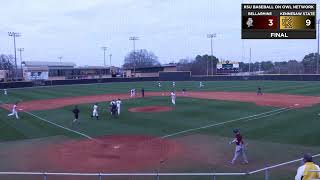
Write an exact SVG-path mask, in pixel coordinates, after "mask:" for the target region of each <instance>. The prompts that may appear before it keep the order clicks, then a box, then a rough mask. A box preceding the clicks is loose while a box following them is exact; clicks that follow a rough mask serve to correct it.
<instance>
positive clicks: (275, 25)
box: [241, 4, 317, 39]
mask: <svg viewBox="0 0 320 180" xmlns="http://www.w3.org/2000/svg"><path fill="white" fill-rule="evenodd" d="M316 8H317V7H316V4H242V22H241V23H242V39H316V38H317V36H316V23H317V20H316Z"/></svg>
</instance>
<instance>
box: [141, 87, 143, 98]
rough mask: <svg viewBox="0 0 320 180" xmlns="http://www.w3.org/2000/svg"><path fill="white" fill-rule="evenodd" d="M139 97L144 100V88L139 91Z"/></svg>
mask: <svg viewBox="0 0 320 180" xmlns="http://www.w3.org/2000/svg"><path fill="white" fill-rule="evenodd" d="M141 96H142V98H144V88H142V89H141Z"/></svg>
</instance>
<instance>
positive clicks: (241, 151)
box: [229, 129, 249, 164]
mask: <svg viewBox="0 0 320 180" xmlns="http://www.w3.org/2000/svg"><path fill="white" fill-rule="evenodd" d="M233 133H234V134H235V138H234V139H233V140H232V141H231V142H230V143H229V144H236V149H235V152H234V157H233V159H232V161H231V162H230V164H234V163H235V161H236V160H237V159H238V157H239V156H242V160H243V163H244V164H248V163H249V162H248V159H247V156H246V153H245V145H244V141H243V138H242V135H241V134H240V130H239V129H235V130H233Z"/></svg>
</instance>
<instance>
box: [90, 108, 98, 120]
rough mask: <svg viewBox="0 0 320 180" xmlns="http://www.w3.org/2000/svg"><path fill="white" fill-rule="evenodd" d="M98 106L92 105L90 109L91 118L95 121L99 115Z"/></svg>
mask: <svg viewBox="0 0 320 180" xmlns="http://www.w3.org/2000/svg"><path fill="white" fill-rule="evenodd" d="M98 107H99V106H98V104H94V105H93V108H92V116H91V117H96V118H97V120H99V113H98Z"/></svg>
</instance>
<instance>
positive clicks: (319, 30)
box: [317, 19, 320, 74]
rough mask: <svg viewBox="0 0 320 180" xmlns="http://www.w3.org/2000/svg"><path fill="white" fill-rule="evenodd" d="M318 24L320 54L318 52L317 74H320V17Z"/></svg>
mask: <svg viewBox="0 0 320 180" xmlns="http://www.w3.org/2000/svg"><path fill="white" fill-rule="evenodd" d="M317 24H318V28H317V31H318V51H317V52H318V54H317V74H319V56H320V55H319V46H320V42H319V39H320V29H319V27H320V19H318V22H317Z"/></svg>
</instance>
